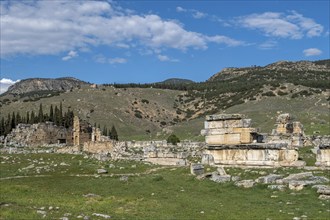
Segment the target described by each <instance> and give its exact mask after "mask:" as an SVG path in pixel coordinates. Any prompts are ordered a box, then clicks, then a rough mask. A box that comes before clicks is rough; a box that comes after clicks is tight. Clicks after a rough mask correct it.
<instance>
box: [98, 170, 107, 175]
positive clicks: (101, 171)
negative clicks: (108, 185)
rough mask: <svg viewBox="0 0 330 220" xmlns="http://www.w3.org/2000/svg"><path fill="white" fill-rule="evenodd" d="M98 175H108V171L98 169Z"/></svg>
mask: <svg viewBox="0 0 330 220" xmlns="http://www.w3.org/2000/svg"><path fill="white" fill-rule="evenodd" d="M97 173H98V174H105V173H108V171H107V170H105V169H97Z"/></svg>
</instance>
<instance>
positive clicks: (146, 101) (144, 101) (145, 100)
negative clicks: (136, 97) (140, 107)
mask: <svg viewBox="0 0 330 220" xmlns="http://www.w3.org/2000/svg"><path fill="white" fill-rule="evenodd" d="M141 102H142V103H145V104H149V100H147V99H142V100H141Z"/></svg>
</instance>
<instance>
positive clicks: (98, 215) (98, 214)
mask: <svg viewBox="0 0 330 220" xmlns="http://www.w3.org/2000/svg"><path fill="white" fill-rule="evenodd" d="M92 215H94V216H97V217H102V218H105V219H110V218H111V216H110V215H105V214H100V213H93V214H92Z"/></svg>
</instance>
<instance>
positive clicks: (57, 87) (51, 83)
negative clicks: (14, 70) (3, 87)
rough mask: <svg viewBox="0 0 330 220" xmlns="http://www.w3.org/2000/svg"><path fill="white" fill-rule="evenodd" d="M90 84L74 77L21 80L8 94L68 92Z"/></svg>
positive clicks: (11, 87) (10, 88)
mask: <svg viewBox="0 0 330 220" xmlns="http://www.w3.org/2000/svg"><path fill="white" fill-rule="evenodd" d="M87 84H88V83H86V82H84V81H81V80H79V79H76V78H72V77H64V78H57V79H47V78H32V79H25V80H21V81H20V82H18V83H16V84H14V85H12V86H10V87H9V88H8V91H7V92H6V94H15V95H19V94H24V93H31V92H40V91H51V92H54V91H57V92H62V91H68V90H72V89H74V88H78V87H81V86H83V85H87Z"/></svg>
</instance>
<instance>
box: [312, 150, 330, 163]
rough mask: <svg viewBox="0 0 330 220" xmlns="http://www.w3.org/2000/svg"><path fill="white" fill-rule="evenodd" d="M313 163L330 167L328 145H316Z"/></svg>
mask: <svg viewBox="0 0 330 220" xmlns="http://www.w3.org/2000/svg"><path fill="white" fill-rule="evenodd" d="M315 165H316V166H327V167H330V145H320V146H319V147H318V150H317V153H316V163H315Z"/></svg>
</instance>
